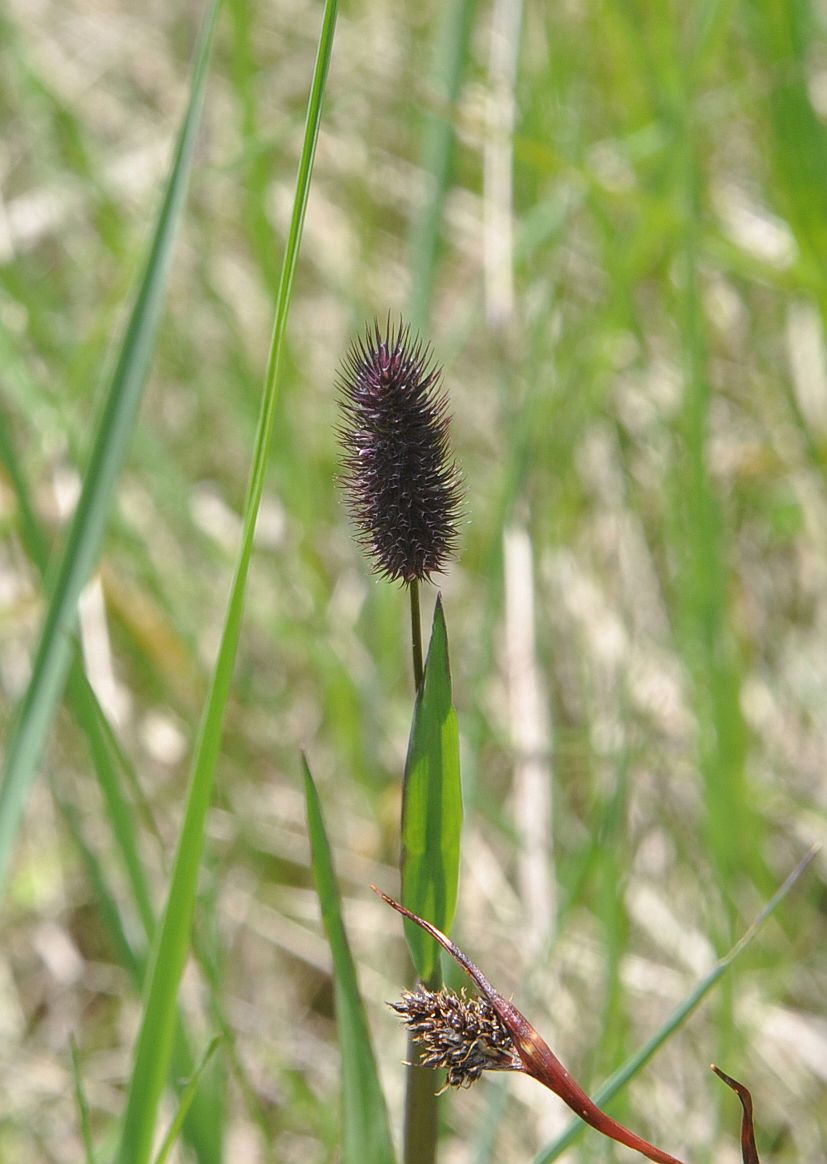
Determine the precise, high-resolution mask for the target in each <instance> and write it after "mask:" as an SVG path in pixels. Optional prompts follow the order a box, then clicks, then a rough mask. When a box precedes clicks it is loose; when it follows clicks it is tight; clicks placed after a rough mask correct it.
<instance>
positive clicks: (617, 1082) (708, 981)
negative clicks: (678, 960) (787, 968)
mask: <svg viewBox="0 0 827 1164" xmlns="http://www.w3.org/2000/svg"><path fill="white" fill-rule="evenodd" d="M817 853H818V847H814V848H812V849H810V850H809V852H808V853H807V854H806V856H805V857H804V858H803V860H801V861H800V862H799V863H798V865H797V866H796V867H795V869H793V871H792V873H791V874H790V875H789V877H788V878H787V880H786V881H785V882H784V884H783V885H782V886H781V887H780V888H779V889H778V890H777V891H776V893H774V894H773V896H772V897H771V898H770V900H769V901H768V902H767V904H766V905H765V906H764V908H763V909H762V910H761V912H760V913H759V915H758V917H757V918H756V919H755V920H754V921H753V923H752V925H750V927H749V928H748V929H747V930H746V931H745V933H744V934H743V935H742V936H741V937H740V938H739V940H738V941H737V942H736V943H735V945H734V946H733V947H732V949H731V950H729V951H728V952H727V953H726V954H724V956H723V957H722V958H719V959H718V961H717V962H716V963H715V965H714V966H713V967H712V969H711V970H710V971H709V973H708V974H707V975H705V977H704V978H702V979H701V981H700V982H699V983H698V985H697V986H696V987H695V989H694V990H693V991H692V992H691V993H690V994H688V995H687V996H686V998H685V999H684V1000H683V1002H682V1003H681V1004H680V1006H678V1007H677V1009H676V1010H675V1011H674V1012H673V1013H672V1014H671V1015H670V1016H669V1018H668V1019H667V1020H666V1022H665V1023H664V1024H663V1026H662V1027H661V1028H660V1030H659V1031H657V1032H656V1033H655V1034H654V1035H653V1036H652V1038H651V1039H649V1040H648V1042H646V1043H644V1045H643V1046H642V1047H641V1048H640V1050H639V1051H637V1052H636V1053H635V1054H634V1055H632V1056H631V1057H630V1058H629V1059H628V1060H627V1061H626V1062H625V1063H624V1064H623V1066H622V1067H620V1068H619V1069H618V1070H617V1071H615V1073H614V1074H613V1075H612V1076H611V1077H610V1078H609V1079H607V1080H606V1082H605V1083H604V1084H603V1086H602V1087H600V1088H598V1090H597V1091H596V1092H595V1094H594V1099H595V1102H596V1103H597V1104H599V1105H600V1106H601V1107H605V1106H606V1104H607V1103H609V1102H610V1101H611V1100H612V1099H613V1098H614V1096H615V1095H617V1093H618V1092H619V1091H620V1090H621V1089H622V1088H624V1087H625V1086H626V1084H627V1083H628V1082H629V1080H630V1079H633V1078H634V1077H635V1075H637V1073H638V1072H639V1071H640V1070H641V1069H642V1068H643V1067H645V1066H646V1064H647V1063H648V1062H649V1060H650V1059H651V1058H652V1056H653V1055H654V1054H655V1053H656V1052H657V1051H659V1050H660V1048H661V1047H662V1046H663V1044H664V1043H665V1042H666V1041H667V1039H668V1038H670V1036H671V1035H672V1034H673V1033H674V1032H675V1031H676V1030H677V1029H678V1027H680V1026H682V1025H683V1023H684V1022H685V1021H686V1019H687V1018H688V1017H689V1015H690V1014H691V1013H692V1011H693V1010H695V1008H696V1007H697V1006H698V1005H699V1004H700V1003H701V1002H702V1001H703V999H704V998H705V997H706V996H707V994H709V992H710V990H711V989H712V987H713V986H714V985H715V984H716V982H718V980H719V979H720V978H721V977H722V976H723V975H724V974H725V973H726V971H727V970H728V969H729V967H730V966H731V965H732V963H733V962H734V961H735V959H736V958H737V957H738V955H739V954H740V953H741V952H742V951H743V950H744V949H745V948H746V947H747V946H748V945H749V943H750V942H751V941H752V939H753V938H754V937H755V935H756V934H757V933H758V931H759V930H760V929H761V927H762V926H763V924H764V922H765V921H767V919H768V918H769V917H770V915H771V914H772V913H773V912H774V911H775V909H776V908H777V907H778V906H779V905H780V904H781V902H782V901H783V900H784V898H785V897H786V896H787V894H788V893H789V892H790V890H791V889H792V888H793V886H794V885H795V884H796V882H797V881H798V880H799V879H800V878H801V877H802V876H803V874H804V873H805V872H806V870H807V868H808V866H809V865H810V863H811V862H812V861H813V860H814V859H815V857H816V854H817ZM585 1128H586V1125H585V1124H584V1123H583V1122H582V1120H572V1121H571V1123H570V1124H569V1125H568V1127H567V1128H566V1130H565V1131H564V1132H562V1133H561V1135H559V1136H558V1137H557V1139H556V1140H554V1141H553V1142H552V1143H551V1144H549V1145H548V1147H546V1148H544V1149H543V1151H542V1152H540V1153H539V1154H538V1155H537V1156H535V1158H534V1164H551V1161H552V1160H556V1159H557V1158H558V1157H559V1156H560V1155H561V1154H562V1153H563V1152H564V1151H565V1150H566V1148H568V1147H569V1146H570V1145H571V1144H573V1143H574V1141H575V1140H576V1139H577V1138H578V1136H579V1135H580V1134H581V1133H582V1132H583V1131H584V1130H585Z"/></svg>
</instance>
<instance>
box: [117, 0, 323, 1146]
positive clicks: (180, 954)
mask: <svg viewBox="0 0 827 1164" xmlns="http://www.w3.org/2000/svg"><path fill="white" fill-rule="evenodd" d="M337 9H338V3H337V0H327V2H326V4H325V9H324V15H323V18H322V30H321V34H320V37H319V48H318V53H317V56H316V63H315V67H314V71H313V80H312V84H311V89H310V97H309V100H308V106H307V117H306V121H305V133H304V143H303V146H302V153H301V157H300V159H299V168H298V175H297V179H296V193H295V197H294V199H293V213H292V217H291V221H290V230H289V233H288V237H287V246H286V248H285V253H284V261H283V264H282V271H281V279H280V282H279V288H278V294H277V296H276V308H275V322H274V326H273V335H272V339H271V343H270V352H269V356H268V361H267V372H266V375H265V382H264V391H263V395H262V402H261V410H260V412H259V419H258V427H257V430H256V438H255V447H254V451H253V460H252V465H251V469H250V480H249V482H248V486H247V493H246V496H245V501H244V512H243V521H242V534H241V545H240V547H239V552H238V557H237V560H236V566H235V573H234V575H233V581H232V586H231V589H230V596H229V600H228V604H227V613H226V616H225V621H224V629H223V631H222V635H221V642H220V645H219V649H218V657H217V659H216V664H215V668H214V671H213V675H212V680H211V683H210V688H209V692H208V694H207V702H206V706H205V709H204V714H203V718H202V721H201V727H200V731H199V735H198V740H197V742H196V747H195V755H194V758H193V766H192V774H191V778H190V784H189V788H188V790H187V801H186V807H185V810H184V821H183V824H182V827H181V834H180V837H179V839H178V847H177V849H176V854H175V862H174V865H173V870H172V879H171V884H170V888H169V895H168V897H167V902H166V906H165V909H164V914H163V918H162V921H161V924H160V926H159V929H158V933H157V940H156V944H155V947H154V949H153V954H152V958H151V961H150V967H149V975H148V989H147V994H146V1001H145V1005H144V1014H143V1020H142V1022H141V1029H140V1033H139V1035H138V1045H137V1049H136V1052H135V1058H134V1065H133V1072H132V1079H131V1082H130V1086H129V1097H128V1100H127V1108H126V1114H125V1116H124V1122H123V1127H122V1130H121V1142H120V1149H119V1153H118V1157H117V1159H118V1162H119V1164H146V1161H147V1160H148V1159H149V1155H150V1151H151V1147H152V1138H153V1134H154V1128H155V1121H156V1119H157V1113H158V1105H159V1102H160V1098H161V1092H162V1089H163V1085H164V1079H165V1078H166V1076H167V1073H168V1070H169V1060H170V1052H171V1045H172V1037H173V1031H174V1025H175V1016H176V1004H177V997H178V987H179V984H180V981H181V975H182V974H183V972H184V966H185V964H186V960H187V954H188V951H189V946H190V932H191V929H192V919H193V913H194V911H195V897H196V891H197V888H198V874H199V871H200V866H201V857H202V854H203V850H204V831H205V828H206V820H207V812H208V810H209V807H210V802H211V800H212V790H213V782H214V778H215V768H216V764H217V761H218V754H219V749H220V746H221V733H222V727H223V721H224V711H225V708H226V705H227V699H228V697H229V693H230V686H231V683H232V677H233V670H234V666H235V658H236V653H237V650H238V641H239V637H240V634H241V620H242V615H243V611H244V598H245V594H246V587H247V575H248V573H249V569H250V560H251V558H252V552H253V539H254V535H255V527H256V519H257V517H258V512H259V508H260V505H261V498H262V494H263V491H264V478H265V474H266V471H267V464H268V460H269V455H270V444H271V439H272V433H273V427H274V423H275V413H276V405H277V402H278V388H279V380H278V371H279V365H280V361H281V354H282V348H283V345H284V334H285V329H286V326H287V315H288V311H289V307H290V300H291V298H292V291H293V280H294V277H295V272H296V265H297V262H298V255H299V246H300V243H301V235H302V227H303V225H304V217H305V213H306V210H307V200H308V195H309V193H310V177H311V174H312V170H313V158H314V156H315V152H316V141H317V139H318V135H319V126H320V124H321V110H322V98H323V95H324V88H325V82H326V80H327V72H328V67H329V65H330V57H331V53H332V50H333V34H334V30H335V26H336V13H337Z"/></svg>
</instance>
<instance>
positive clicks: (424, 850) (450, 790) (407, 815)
mask: <svg viewBox="0 0 827 1164" xmlns="http://www.w3.org/2000/svg"><path fill="white" fill-rule="evenodd" d="M402 798H403V804H402V900H403V903H404V904H405V905H406V906H407V907H408V909H410V910H413V912H414V913H418V914H419V915H420V917H425V918H427V919H428V921H430V922H433V924H434V925H435V926H436V927H437V929H440V930H443V931H444V932H447V931H449V930H450V929H451V925H452V924H453V920H454V913H455V912H456V907H457V893H458V890H459V865H460V840H461V835H462V783H461V780H460V768H459V729H458V727H457V713H456V711H455V710H454V705H453V697H452V693H451V668H450V663H449V659H448V633H447V630H446V627H445V614H444V612H443V609H442V600H441V598H437V601H436V606H435V608H434V623H433V628H432V630H431V643H430V646H429V648H428V656H427V658H426V660H425V675H424V679H423V682H422V686H421V687H420V689H419V692H418V695H417V699H416V704H415V707H414V714H413V723H412V724H411V736H410V740H409V742H408V755H407V758H406V760H405V774H404V778H403V791H402ZM405 933H406V937H407V939H408V946H409V947H410V951H411V957H412V958H413V963H414V966H415V968H416V973H417V976H418V977H419V978H421V979H422V981H423V982H431V981H433V980H434V979H435V978H438V977H439V975H438V964H439V961H438V948H437V946H436V944H435V943H434V941H433V939H432V938H430V937H428V935H427V934H424V933H423V932H422V930H420V929H419V927H418V926H415V925H413V924H412V923H411V922H407V921H406V922H405Z"/></svg>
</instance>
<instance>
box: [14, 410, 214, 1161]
mask: <svg viewBox="0 0 827 1164" xmlns="http://www.w3.org/2000/svg"><path fill="white" fill-rule="evenodd" d="M0 463H2V464H3V465H4V466H5V468H6V470H7V472H8V475H9V480H10V481H11V482H12V484H13V486H14V490H15V495H16V499H17V505H18V513H19V529H20V535H21V538H22V540H23V543H24V545H25V547H26V550H27V552H28V554H29V556H30V558H31V559H32V561H33V562H34V564H35V566H36V567H37V569H38V570H39V571H40V573H41V575H42V574H44V573H45V570H46V564H47V561H48V543H47V540H46V537H45V535H44V533H43V530H42V528H41V526H40V522H39V519H38V517H37V515H36V513H35V511H34V508H33V506H32V504H31V499H30V497H29V491H28V488H27V485H26V481H25V479H24V477H23V474H22V472H21V470H20V465H19V462H18V459H17V454H16V451H15V448H14V445H13V444H12V441H11V437H10V434H9V432H8V430H7V428H6V426H5V425H3V424H0ZM66 697H67V702H68V705H69V707H70V709H71V711H72V713H73V715H74V716H75V719H76V721H77V724H78V726H79V727H80V728H81V730H82V731H83V732H84V734H85V736H86V739H87V742H88V744H89V750H90V753H91V755H92V760H93V766H94V770H95V774H96V776H97V779H98V783H99V785H100V787H101V791H102V793H103V796H104V800H105V802H106V813H107V819H108V821H109V824H110V827H111V829H112V834H113V837H114V840H115V844H116V846H117V849H118V852H119V854H120V857H121V861H122V863H123V866H124V871H125V874H126V877H127V881H128V884H129V887H130V890H131V892H132V897H133V901H134V904H135V907H136V909H137V911H138V915H139V917H140V919H141V923H142V925H143V927H144V932H145V935H146V941H147V944H149V943H150V942H151V941H152V936H153V933H154V931H155V914H154V912H153V907H152V900H151V894H150V889H149V879H148V877H147V874H146V871H145V869H144V866H143V864H142V861H141V857H140V853H139V850H138V834H137V829H136V827H135V820H136V812H135V808H134V804H133V803H132V802H130V801H129V800H128V798H127V797H126V796H124V794H123V790H122V781H121V772H122V771H124V770H128V777H129V779H130V782H131V783H134V773H133V772H132V771H131V769H128V767H127V766H128V761H127V758H126V756H125V755H124V754H123V751H122V750H121V748H120V746H119V743H118V741H117V739H116V737H115V735H114V733H113V732H112V729H111V727H110V725H109V722H108V721H107V719H106V716H105V715H104V713H103V710H102V708H101V706H100V704H99V703H98V700H97V697H96V695H95V693H94V691H93V689H92V686H91V684H90V683H89V680H88V679H87V677H86V674H85V672H84V670H83V666H82V664H81V662H80V660H79V658H78V652H77V645H76V644H75V645H74V651H73V658H72V663H71V666H70V669H69V677H68V680H67V685H66ZM52 795H53V796H54V798H55V802H56V803H57V805H58V807H59V809H60V810H61V812H62V814H63V817H64V819H65V820H66V822H67V824H68V826H69V832H70V833H71V835H72V837H73V839H74V841H75V844H76V846H77V848H78V850H79V851H80V854H81V858H82V860H83V863H84V865H85V867H86V872H87V876H88V878H89V882H90V884H91V886H92V887H93V889H94V891H95V892H94V895H95V901H96V902H97V904H98V909H99V912H100V915H101V919H102V921H103V923H104V927H105V929H106V931H107V933H108V935H109V938H110V941H111V942H112V945H113V948H114V950H115V951H116V952H117V957H118V961H119V962H120V964H121V965H122V966H124V967H125V968H126V969H127V970H128V971H129V974H130V976H131V977H132V979H133V980H134V982H135V984H136V986H137V988H138V989H140V986H141V982H142V981H143V975H144V971H145V962H146V958H145V955H144V953H143V950H140V951H139V950H136V949H133V946H132V943H131V941H130V939H129V938H128V937H127V933H126V930H125V928H124V924H123V920H122V917H121V910H120V908H119V905H118V902H117V900H116V896H115V894H114V892H113V891H112V889H111V886H110V879H111V874H110V871H109V869H108V868H107V866H106V864H105V863H102V862H101V861H100V860H99V859H98V857H97V856H96V855H95V853H94V852H93V851H92V849H91V848H90V846H89V845H88V844H87V842H86V840H85V838H84V835H83V830H82V828H81V824H80V819H79V814H78V813H77V811H76V810H75V808H74V807H73V805H72V804H71V802H70V801H69V800H68V799H67V798H66V797H64V796H63V795H62V794H61V792H60V790H59V788H58V787H57V782H56V781H55V782H53V788H52ZM191 1071H192V1055H191V1053H190V1050H189V1040H188V1037H187V1033H186V1030H185V1028H184V1025H183V1022H179V1027H178V1031H177V1032H176V1039H175V1044H174V1050H173V1060H172V1070H171V1073H170V1074H171V1078H173V1079H177V1078H182V1077H184V1078H186V1077H188V1076H189V1075H190V1073H191ZM210 1082H211V1081H210ZM220 1120H221V1110H220V1106H219V1105H218V1104H217V1103H216V1102H215V1097H214V1096H211V1095H210V1094H209V1090H208V1088H206V1087H202V1088H201V1089H200V1090H199V1091H198V1094H197V1095H196V1096H195V1101H194V1103H192V1105H191V1106H190V1108H189V1111H188V1113H187V1120H186V1124H185V1128H184V1131H185V1134H186V1137H187V1139H188V1140H189V1142H190V1143H191V1144H192V1146H193V1149H194V1151H195V1154H196V1156H197V1158H198V1159H199V1161H201V1164H214V1162H215V1161H217V1160H219V1159H220V1155H221V1150H220V1146H221V1140H220V1134H219V1128H220Z"/></svg>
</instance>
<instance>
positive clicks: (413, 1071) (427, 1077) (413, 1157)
mask: <svg viewBox="0 0 827 1164" xmlns="http://www.w3.org/2000/svg"><path fill="white" fill-rule="evenodd" d="M408 592H409V594H410V599H411V648H412V651H411V654H412V658H413V673H414V686H415V687H416V691H417V694H418V693H419V691H420V690H421V688H422V678H423V675H424V673H425V668H424V665H423V660H422V618H421V615H420V608H419V582H418V581H417V579H414V580H413V582H411V583H410V585H409V586H408ZM404 799H405V794H404V790H403V803H404ZM403 811H404V810H403ZM427 985H428V987H429V988H430V989H431V990H437V989H438V988H439V986H440V978H439V973H438V972H437V973H436V974H434V976H433V977H432V979H431V980H430V981H429V982H428V983H427ZM420 1059H421V1053H420V1047H419V1046H418V1045H417V1044H416V1043H415V1042H414V1041H413V1040H412V1039H408V1063H409V1066H408V1071H407V1086H406V1088H405V1135H404V1144H403V1160H404V1162H405V1164H435V1161H436V1149H437V1138H438V1135H439V1114H438V1112H437V1096H436V1094H435V1088H436V1082H437V1081H436V1078H435V1076H434V1072H433V1071H432V1070H430V1068H427V1067H420V1066H419V1065H418V1064H419V1062H420Z"/></svg>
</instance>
